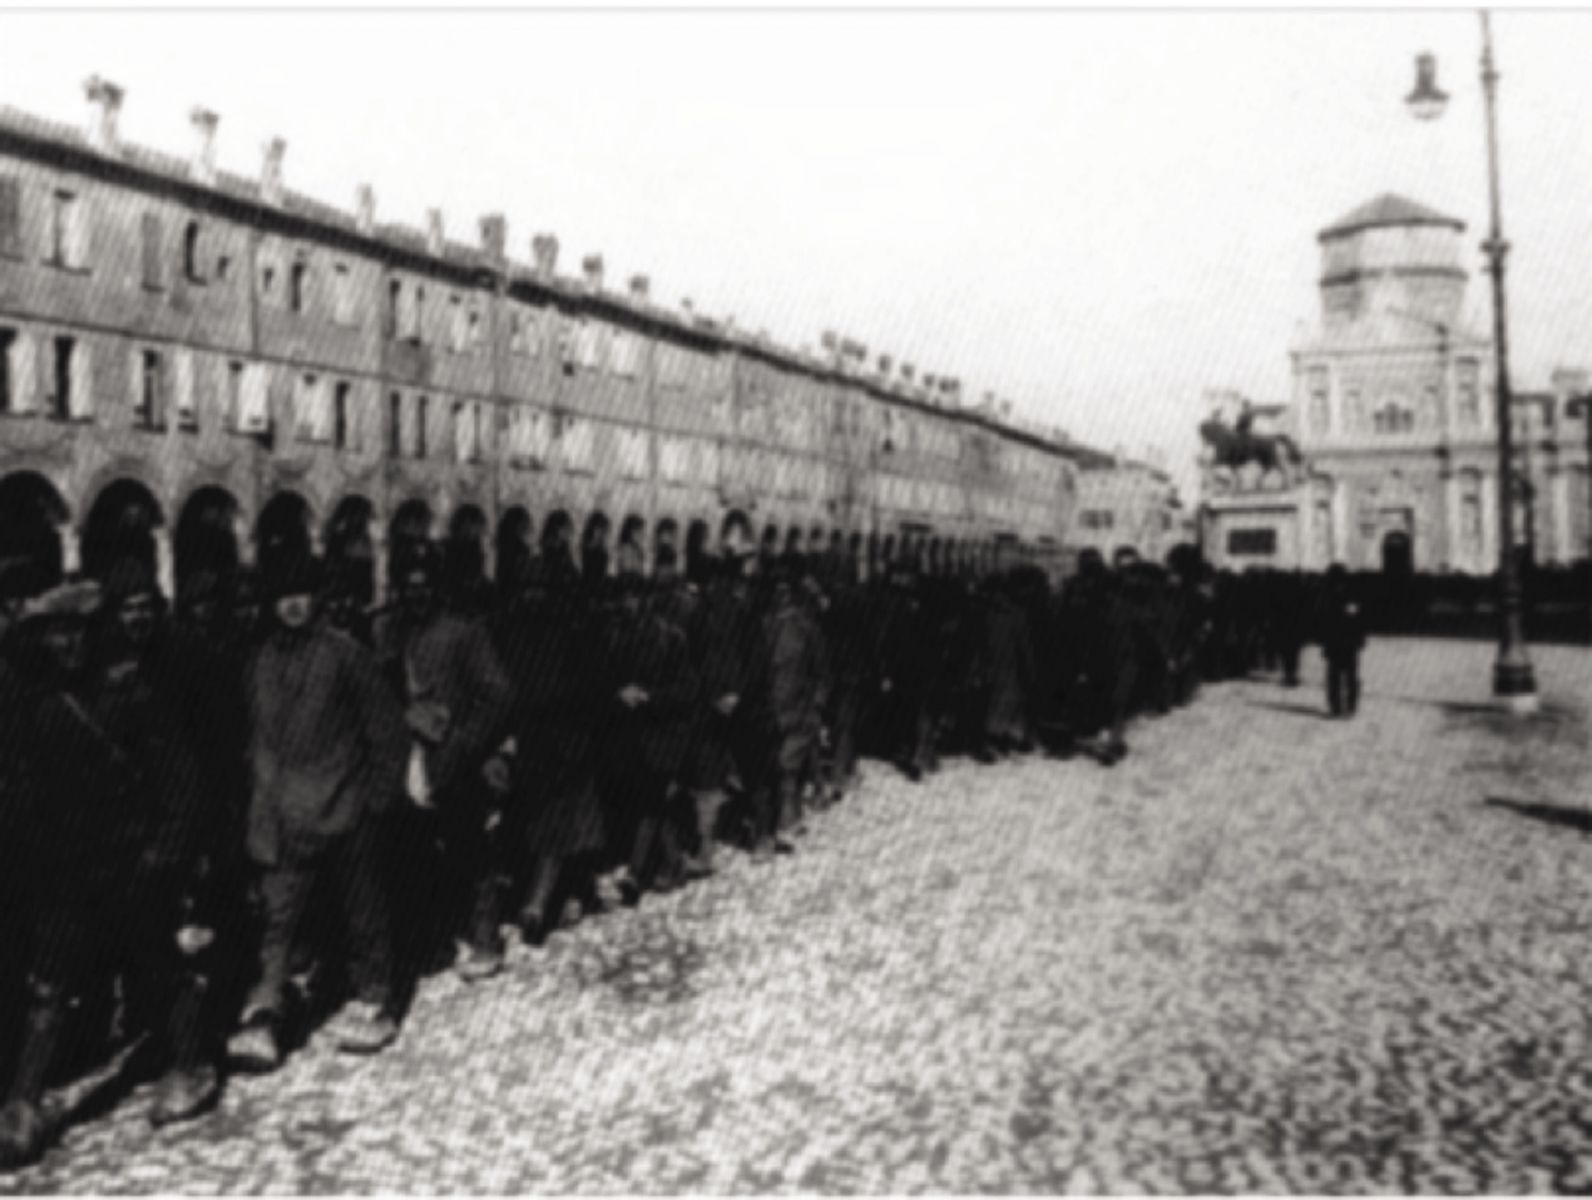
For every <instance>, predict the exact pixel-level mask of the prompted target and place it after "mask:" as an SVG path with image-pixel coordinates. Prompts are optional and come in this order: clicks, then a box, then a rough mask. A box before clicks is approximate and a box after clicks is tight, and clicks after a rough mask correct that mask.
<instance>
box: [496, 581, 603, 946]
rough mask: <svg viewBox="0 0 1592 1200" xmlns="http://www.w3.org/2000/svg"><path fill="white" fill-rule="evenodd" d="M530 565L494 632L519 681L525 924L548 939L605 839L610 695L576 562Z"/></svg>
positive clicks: (514, 718) (514, 716)
mask: <svg viewBox="0 0 1592 1200" xmlns="http://www.w3.org/2000/svg"><path fill="white" fill-rule="evenodd" d="M526 574H527V577H526V579H525V581H524V584H523V587H522V590H521V594H520V596H519V597H518V599H517V601H516V603H515V604H514V605H513V606H512V607H511V608H510V609H509V610H508V611H507V612H506V613H504V614H503V615H502V617H501V618H500V619H499V621H498V622H497V627H496V634H497V639H496V640H497V647H498V651H499V653H500V654H501V655H502V656H503V661H504V664H505V666H506V668H507V670H508V673H509V677H510V679H512V680H513V681H514V685H515V686H514V696H513V701H512V703H511V704H510V707H509V715H508V721H507V729H508V732H509V735H510V736H511V737H512V738H513V739H514V745H515V754H514V757H513V767H514V771H513V788H514V802H513V805H512V810H513V811H512V812H511V813H510V816H511V818H513V820H512V834H513V837H514V839H515V841H516V842H517V843H518V844H519V845H521V846H523V847H524V848H525V851H526V856H527V858H528V859H529V863H528V867H529V870H528V875H529V878H528V879H527V880H526V889H525V899H524V903H523V905H522V906H521V908H520V911H519V914H518V915H519V925H520V933H521V935H522V936H523V938H524V940H525V942H526V944H528V945H540V944H541V943H542V942H543V941H545V940H546V938H547V935H548V934H549V933H550V932H551V931H552V928H553V926H554V924H555V923H556V922H557V920H558V916H559V911H560V907H559V900H560V899H561V895H562V893H564V892H576V891H583V890H586V889H584V888H582V887H579V886H578V883H577V880H576V879H575V878H574V871H575V864H576V863H577V862H578V860H580V859H582V858H586V857H593V856H595V855H596V854H598V853H599V852H600V851H601V850H602V848H603V845H604V830H603V814H602V809H601V807H600V805H599V801H598V796H597V748H598V736H599V725H600V723H601V720H602V718H603V717H604V716H605V715H606V714H607V711H608V695H607V692H606V689H605V687H604V681H603V677H602V668H603V661H602V646H601V644H600V643H599V642H598V640H597V638H596V637H595V636H594V634H593V631H592V628H591V614H590V611H589V609H588V608H587V606H586V605H585V604H583V603H582V600H581V596H580V586H579V580H578V578H577V575H576V572H575V570H574V568H573V566H571V565H569V564H568V563H567V562H564V563H563V564H562V565H560V564H559V560H557V559H553V560H548V559H545V558H544V559H542V560H540V561H538V562H536V563H535V564H534V566H533V568H532V569H531V570H529V571H527V573H526ZM579 882H580V883H583V882H584V880H581V881H579Z"/></svg>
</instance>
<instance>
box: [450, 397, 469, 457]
mask: <svg viewBox="0 0 1592 1200" xmlns="http://www.w3.org/2000/svg"><path fill="white" fill-rule="evenodd" d="M470 407H471V406H470V404H469V402H468V401H462V402H461V401H454V405H453V459H454V461H455V462H462V463H465V462H469V461H470Z"/></svg>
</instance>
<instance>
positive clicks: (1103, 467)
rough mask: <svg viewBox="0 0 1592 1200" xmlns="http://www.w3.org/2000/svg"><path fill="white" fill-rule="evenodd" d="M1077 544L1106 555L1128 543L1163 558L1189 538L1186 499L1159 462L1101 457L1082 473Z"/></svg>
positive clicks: (1074, 535) (1147, 555)
mask: <svg viewBox="0 0 1592 1200" xmlns="http://www.w3.org/2000/svg"><path fill="white" fill-rule="evenodd" d="M1073 511H1074V514H1075V516H1074V519H1073V524H1072V538H1071V543H1072V545H1073V546H1074V547H1075V548H1076V549H1078V550H1083V549H1085V548H1088V549H1093V550H1097V551H1099V552H1100V554H1102V555H1103V556H1104V557H1105V558H1106V560H1107V561H1110V559H1111V556H1112V555H1113V554H1114V553H1116V551H1117V550H1119V549H1122V548H1129V549H1132V550H1136V551H1138V553H1139V555H1140V557H1142V558H1145V559H1148V560H1151V561H1154V562H1160V561H1162V560H1164V559H1165V557H1166V553H1167V551H1168V550H1170V549H1171V548H1172V547H1173V546H1175V545H1177V544H1178V543H1179V542H1181V541H1185V540H1190V539H1189V538H1188V529H1187V525H1186V522H1185V520H1184V514H1183V506H1182V501H1181V500H1180V499H1179V497H1178V494H1177V487H1176V485H1175V484H1174V483H1173V482H1172V479H1171V477H1170V476H1169V475H1168V474H1167V473H1166V472H1165V471H1163V470H1161V469H1160V468H1159V467H1156V466H1153V465H1151V464H1149V463H1144V462H1136V461H1134V460H1132V459H1127V458H1113V459H1103V460H1099V461H1097V462H1095V463H1093V464H1091V465H1086V466H1085V467H1084V469H1083V470H1081V471H1080V472H1079V474H1078V494H1077V498H1076V502H1075V505H1074V509H1073Z"/></svg>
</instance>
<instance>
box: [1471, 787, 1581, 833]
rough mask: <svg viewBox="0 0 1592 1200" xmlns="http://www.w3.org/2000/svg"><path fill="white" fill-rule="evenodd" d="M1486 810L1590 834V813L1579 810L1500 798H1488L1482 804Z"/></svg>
mask: <svg viewBox="0 0 1592 1200" xmlns="http://www.w3.org/2000/svg"><path fill="white" fill-rule="evenodd" d="M1482 803H1483V804H1485V805H1486V806H1487V807H1488V808H1503V809H1507V810H1508V811H1510V812H1512V813H1516V814H1518V815H1520V816H1522V817H1530V818H1531V819H1532V820H1533V821H1542V822H1543V823H1544V824H1547V825H1558V826H1559V827H1560V828H1563V829H1574V830H1576V831H1577V832H1578V833H1592V812H1588V811H1587V810H1586V809H1581V808H1563V807H1561V806H1559V805H1557V804H1537V803H1531V802H1528V801H1525V800H1510V799H1507V798H1505V797H1502V796H1488V797H1487V799H1486V800H1484V801H1483V802H1482Z"/></svg>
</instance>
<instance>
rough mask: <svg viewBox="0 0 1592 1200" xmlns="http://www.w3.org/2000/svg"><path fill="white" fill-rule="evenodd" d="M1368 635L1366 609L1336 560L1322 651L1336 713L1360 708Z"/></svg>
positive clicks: (1331, 706)
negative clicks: (1363, 654)
mask: <svg viewBox="0 0 1592 1200" xmlns="http://www.w3.org/2000/svg"><path fill="white" fill-rule="evenodd" d="M1365 637H1366V622H1365V613H1364V612H1362V611H1361V609H1360V605H1359V604H1358V602H1356V600H1355V598H1354V596H1353V595H1352V594H1351V593H1350V591H1349V572H1348V570H1347V568H1345V567H1344V565H1343V564H1342V563H1333V564H1332V566H1331V567H1329V568H1328V570H1327V583H1326V596H1325V598H1324V601H1323V605H1322V617H1321V654H1322V657H1323V658H1325V659H1326V660H1327V707H1328V709H1329V710H1330V711H1331V713H1332V715H1333V716H1334V717H1352V716H1354V714H1355V713H1356V712H1358V711H1359V708H1360V653H1361V651H1363V650H1364V649H1365Z"/></svg>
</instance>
